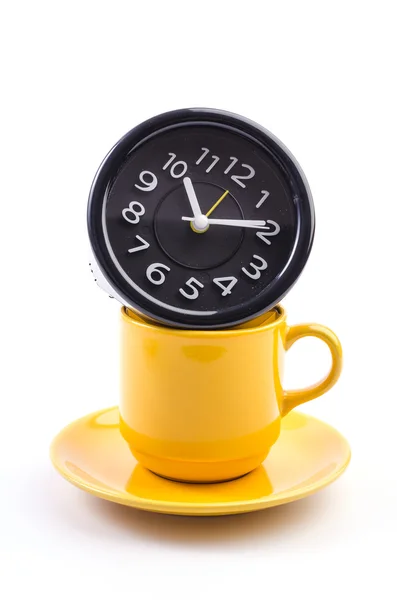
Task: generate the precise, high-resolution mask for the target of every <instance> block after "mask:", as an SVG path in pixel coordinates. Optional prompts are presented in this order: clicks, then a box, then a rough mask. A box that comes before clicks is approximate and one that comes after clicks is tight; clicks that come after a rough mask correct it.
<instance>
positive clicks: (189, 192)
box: [183, 177, 202, 221]
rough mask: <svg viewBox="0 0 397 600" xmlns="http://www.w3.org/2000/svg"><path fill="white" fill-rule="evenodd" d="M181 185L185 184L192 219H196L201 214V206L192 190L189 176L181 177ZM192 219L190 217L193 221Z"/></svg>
mask: <svg viewBox="0 0 397 600" xmlns="http://www.w3.org/2000/svg"><path fill="white" fill-rule="evenodd" d="M183 185H184V186H185V190H186V194H187V197H188V199H189V203H190V207H191V209H192V212H193V216H194V219H198V218H199V217H201V216H202V212H201V208H200V205H199V203H198V200H197V196H196V192H195V191H194V187H193V184H192V180H191V179H190V177H184V178H183ZM194 219H191V220H192V221H194Z"/></svg>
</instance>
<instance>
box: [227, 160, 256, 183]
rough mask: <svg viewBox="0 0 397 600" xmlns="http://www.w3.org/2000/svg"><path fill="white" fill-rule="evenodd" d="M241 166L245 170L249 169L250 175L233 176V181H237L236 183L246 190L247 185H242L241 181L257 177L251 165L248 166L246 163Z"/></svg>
mask: <svg viewBox="0 0 397 600" xmlns="http://www.w3.org/2000/svg"><path fill="white" fill-rule="evenodd" d="M241 166H242V167H244V169H248V171H249V173H248V175H232V179H233V181H235V182H236V183H238V184H239V185H241V187H242V188H245V187H246V185H245V183H242V182H241V181H240V180H241V179H252V178H253V177H255V169H253V168H252V167H250V165H246V164H245V163H242V165H241Z"/></svg>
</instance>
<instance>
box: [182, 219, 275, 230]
mask: <svg viewBox="0 0 397 600" xmlns="http://www.w3.org/2000/svg"><path fill="white" fill-rule="evenodd" d="M182 221H194V219H192V218H190V217H182ZM207 221H208V225H227V226H229V227H252V228H254V229H267V228H268V227H267V224H266V221H247V220H246V219H207Z"/></svg>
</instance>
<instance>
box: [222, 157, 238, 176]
mask: <svg viewBox="0 0 397 600" xmlns="http://www.w3.org/2000/svg"><path fill="white" fill-rule="evenodd" d="M230 160H231V161H232V162H231V163H230V165H229V166H228V167H227V169H225V170H224V171H223V172H224V174H225V175H227V174H228V173H229V171H230V170H231V169H233V167H234V165H235V164H236V162H237V161H238V158H236V157H235V156H231V157H230Z"/></svg>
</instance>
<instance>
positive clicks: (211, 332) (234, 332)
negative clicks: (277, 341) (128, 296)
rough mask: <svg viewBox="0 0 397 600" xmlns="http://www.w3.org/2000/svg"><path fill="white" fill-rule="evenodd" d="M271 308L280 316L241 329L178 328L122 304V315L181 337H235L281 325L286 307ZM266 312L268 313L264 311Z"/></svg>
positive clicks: (130, 320) (134, 321) (137, 324)
mask: <svg viewBox="0 0 397 600" xmlns="http://www.w3.org/2000/svg"><path fill="white" fill-rule="evenodd" d="M271 310H276V311H277V312H278V316H277V317H276V319H275V320H274V321H271V322H270V323H264V324H263V325H256V326H253V327H243V328H241V326H240V328H239V329H237V328H233V327H230V328H225V329H177V328H174V327H167V326H165V325H162V324H161V323H156V322H154V321H153V322H149V321H146V320H144V319H145V318H146V317H145V316H143V315H141V314H139V313H138V312H136V311H133V310H132V309H131V308H130V307H128V306H122V307H121V316H122V319H123V321H125V322H126V323H130V322H131V323H133V324H134V325H136V326H137V327H141V328H143V329H149V330H154V331H156V333H162V334H165V335H166V334H169V335H176V336H181V337H189V338H191V337H201V338H202V337H206V338H212V337H220V336H221V337H233V336H241V335H247V334H250V335H252V334H255V333H261V332H262V331H266V330H268V329H273V328H275V327H277V326H279V325H280V323H282V322H283V321H285V320H286V317H287V314H286V311H285V309H284V308H283V306H282V305H281V304H277V305H276V306H274V307H273V308H272V309H271ZM266 312H270V311H266ZM263 314H266V313H263ZM257 318H258V316H256V317H253V318H252V319H251V321H246V323H245V325H249V324H250V323H251V322H252V321H254V320H256V319H257Z"/></svg>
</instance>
